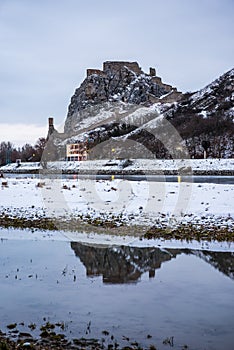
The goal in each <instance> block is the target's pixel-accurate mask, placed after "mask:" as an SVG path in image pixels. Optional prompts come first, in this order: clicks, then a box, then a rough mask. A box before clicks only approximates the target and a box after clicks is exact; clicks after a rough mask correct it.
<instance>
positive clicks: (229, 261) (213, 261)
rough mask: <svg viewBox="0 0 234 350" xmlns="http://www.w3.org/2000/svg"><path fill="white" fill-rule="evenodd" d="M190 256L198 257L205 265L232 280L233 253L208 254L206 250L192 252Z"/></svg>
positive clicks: (233, 268) (233, 267) (233, 274)
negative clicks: (207, 264)
mask: <svg viewBox="0 0 234 350" xmlns="http://www.w3.org/2000/svg"><path fill="white" fill-rule="evenodd" d="M191 253H192V254H194V255H196V256H199V258H201V259H203V260H205V261H206V262H207V263H209V264H210V265H212V266H213V267H215V268H216V269H218V270H219V271H220V272H222V273H223V274H224V275H227V276H228V277H230V278H231V279H234V252H210V251H207V250H200V251H199V250H193V251H191Z"/></svg>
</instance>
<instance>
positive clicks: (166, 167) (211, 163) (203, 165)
mask: <svg viewBox="0 0 234 350" xmlns="http://www.w3.org/2000/svg"><path fill="white" fill-rule="evenodd" d="M132 162H133V163H132V165H129V166H127V167H125V168H123V161H121V160H115V159H112V160H111V161H110V160H108V159H106V160H105V159H104V160H96V161H83V162H62V161H61V162H49V163H48V169H51V170H52V169H53V170H59V171H64V172H66V171H70V172H72V171H74V172H78V171H80V172H86V173H89V172H92V173H93V172H94V173H95V172H96V173H97V172H101V173H104V172H106V171H108V172H110V171H112V172H113V173H114V172H119V171H121V172H123V171H124V172H125V173H127V172H130V173H133V172H135V173H139V171H140V172H145V173H161V174H163V173H164V172H170V171H172V172H178V173H182V174H183V173H184V171H185V169H187V170H189V169H191V170H189V173H190V174H192V173H193V174H196V173H202V172H204V173H205V172H210V173H212V172H215V173H218V172H220V173H222V172H225V171H229V172H232V173H234V159H233V158H230V159H172V160H165V159H133V160H132ZM40 169H41V167H40V164H39V163H33V162H32V163H22V164H21V166H20V167H17V164H15V163H12V164H8V165H5V166H3V167H0V172H7V171H8V172H14V171H16V172H17V171H19V172H25V173H27V172H30V171H39V170H40Z"/></svg>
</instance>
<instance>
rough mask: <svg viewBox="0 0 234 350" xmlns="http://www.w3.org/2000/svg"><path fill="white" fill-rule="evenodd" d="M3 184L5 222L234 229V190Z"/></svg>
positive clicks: (79, 182)
mask: <svg viewBox="0 0 234 350" xmlns="http://www.w3.org/2000/svg"><path fill="white" fill-rule="evenodd" d="M6 182H7V184H6ZM0 184H1V182H0ZM2 184H3V185H2V186H1V188H0V215H1V216H3V215H6V214H7V215H8V216H12V217H24V218H28V219H35V218H40V217H45V218H52V219H54V220H55V221H56V220H57V222H58V223H59V220H60V219H61V218H63V220H69V219H70V218H81V219H82V220H86V222H90V220H91V221H92V220H96V221H97V220H99V218H102V219H104V220H109V221H110V220H117V223H118V222H119V223H125V224H127V225H129V226H134V225H140V226H147V227H151V226H153V225H157V226H159V227H160V225H164V226H165V225H168V226H173V225H174V224H175V225H176V224H177V223H182V224H187V223H192V224H195V225H212V226H219V227H228V228H229V229H233V226H234V225H233V223H234V220H233V218H234V206H233V203H234V185H227V184H225V185H221V184H208V183H190V182H181V183H173V182H171V183H170V182H147V181H127V180H123V179H114V180H112V181H111V180H89V179H78V178H74V179H58V178H57V179H53V178H52V179H49V178H47V179H35V178H34V179H32V178H31V179H30V178H12V177H11V178H5V179H2Z"/></svg>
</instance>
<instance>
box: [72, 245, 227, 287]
mask: <svg viewBox="0 0 234 350" xmlns="http://www.w3.org/2000/svg"><path fill="white" fill-rule="evenodd" d="M71 248H72V249H73V250H74V252H75V254H76V256H77V257H79V259H80V260H81V262H82V263H83V264H84V266H85V267H86V273H87V276H90V277H91V276H100V275H102V276H103V282H104V283H129V282H137V281H138V280H139V279H140V277H141V275H142V274H143V273H145V272H148V273H149V277H150V278H151V277H154V276H155V270H157V269H160V267H161V264H162V263H163V262H166V261H169V260H171V259H172V258H175V257H176V256H177V255H178V254H182V253H184V254H192V255H196V256H198V257H199V258H202V259H203V260H205V261H206V262H207V263H209V264H211V265H212V266H214V267H215V268H216V269H218V270H219V271H221V272H223V273H224V274H225V275H227V276H229V277H230V278H232V279H234V253H231V252H225V253H224V252H210V251H196V250H189V249H164V250H161V249H159V248H153V247H151V248H138V247H129V246H114V247H106V246H99V245H88V244H81V243H78V242H72V243H71Z"/></svg>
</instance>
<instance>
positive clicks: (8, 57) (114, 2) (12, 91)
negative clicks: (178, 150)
mask: <svg viewBox="0 0 234 350" xmlns="http://www.w3.org/2000/svg"><path fill="white" fill-rule="evenodd" d="M233 14H234V1H233V0H222V1H221V0H141V1H140V0H98V1H97V0H40V1H33V0H0V53H1V54H0V76H1V79H0V141H4V140H5V141H6V140H9V141H12V142H13V143H14V144H15V145H22V144H24V143H25V142H29V143H35V142H36V140H37V138H38V137H40V136H45V133H46V129H47V118H48V117H49V116H53V117H54V118H55V123H56V124H58V125H59V124H61V123H62V122H64V120H65V118H66V113H67V108H68V104H69V102H70V98H71V96H72V94H73V93H74V90H75V88H77V87H78V86H79V85H80V83H81V82H82V80H83V79H84V77H85V72H86V68H101V67H102V62H103V61H107V60H126V61H138V62H139V64H140V66H141V67H142V69H143V70H145V71H146V72H148V68H149V67H150V66H152V67H156V70H157V74H158V75H159V76H161V77H162V79H163V81H164V82H165V83H170V84H172V85H173V86H176V87H177V88H178V89H179V90H182V91H184V92H185V91H194V90H197V89H200V88H202V87H203V86H205V85H206V84H208V83H210V82H211V81H212V80H214V79H215V78H217V77H218V76H219V75H221V74H223V73H224V72H226V71H228V70H229V69H231V68H232V67H233V62H234V45H233V38H234V30H233V28H234V26H233V23H234V15H233Z"/></svg>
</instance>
